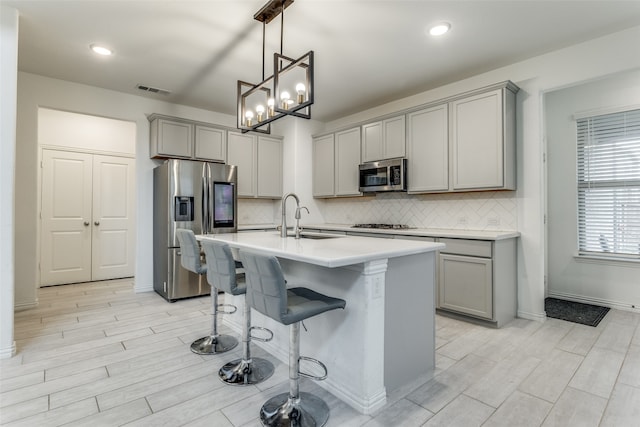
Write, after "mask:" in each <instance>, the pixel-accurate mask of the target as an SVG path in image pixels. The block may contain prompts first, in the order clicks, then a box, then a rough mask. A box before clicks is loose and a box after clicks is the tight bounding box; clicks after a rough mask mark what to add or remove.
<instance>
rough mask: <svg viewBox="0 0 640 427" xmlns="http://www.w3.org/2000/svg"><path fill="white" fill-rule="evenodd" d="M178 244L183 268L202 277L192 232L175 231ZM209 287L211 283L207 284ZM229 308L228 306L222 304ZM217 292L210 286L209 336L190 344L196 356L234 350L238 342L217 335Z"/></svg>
mask: <svg viewBox="0 0 640 427" xmlns="http://www.w3.org/2000/svg"><path fill="white" fill-rule="evenodd" d="M176 235H177V236H178V242H180V251H181V252H182V257H181V263H182V266H183V267H184V268H186V269H187V270H189V271H193V272H194V273H196V274H199V275H200V277H202V275H203V274H205V273H206V272H207V270H208V268H207V265H206V264H203V263H202V262H201V260H200V245H198V241H197V240H196V236H195V234H193V231H191V230H186V229H183V228H180V229H178V230H176ZM209 284H210V285H211V283H209ZM224 305H225V306H228V307H229V306H230V305H229V304H224ZM219 307H220V306H219V305H218V290H217V289H216V288H215V287H214V286H213V285H211V310H212V312H213V320H212V325H211V335H208V336H206V337H202V338H198V339H197V340H195V341H194V342H193V343H191V351H193V352H194V353H196V354H218V353H224V352H225V351H229V350H231V349H233V348H235V347H236V346H237V345H238V340H237V339H236V338H234V337H232V336H231V335H219V334H218V312H219V311H220V310H219ZM230 307H232V308H233V310H230V311H223V313H227V314H231V313H234V312H235V311H236V307H234V306H230Z"/></svg>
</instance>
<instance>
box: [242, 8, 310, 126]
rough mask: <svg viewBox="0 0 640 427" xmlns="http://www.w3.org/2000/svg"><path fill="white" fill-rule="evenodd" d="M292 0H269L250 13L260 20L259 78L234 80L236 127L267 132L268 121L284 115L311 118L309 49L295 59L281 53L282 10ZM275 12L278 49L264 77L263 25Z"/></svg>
mask: <svg viewBox="0 0 640 427" xmlns="http://www.w3.org/2000/svg"><path fill="white" fill-rule="evenodd" d="M292 3H293V0H271V1H269V2H268V3H267V4H265V5H264V6H263V7H262V9H260V10H259V11H258V12H256V14H255V15H254V16H253V19H255V20H257V21H260V22H262V82H261V83H258V84H253V83H248V82H244V81H241V80H238V129H240V130H241V131H242V132H243V133H245V132H249V131H255V132H261V133H271V122H273V121H274V120H277V119H279V118H282V117H285V116H294V117H301V118H303V119H310V118H311V105H312V104H313V51H309V52H307V53H305V54H304V55H302V56H301V57H300V58H298V59H292V58H289V57H287V56H284V55H283V54H282V45H283V31H284V10H285V9H286V8H287V7H288V6H289V5H291V4H292ZM278 15H280V16H281V20H280V53H277V52H276V53H274V54H273V74H272V75H271V76H269V77H267V78H265V33H266V25H267V24H268V23H269V22H271V21H272V20H273V19H274V18H276V17H277V16H278Z"/></svg>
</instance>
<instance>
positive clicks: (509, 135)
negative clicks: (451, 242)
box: [450, 82, 517, 191]
mask: <svg viewBox="0 0 640 427" xmlns="http://www.w3.org/2000/svg"><path fill="white" fill-rule="evenodd" d="M509 83H510V82H509ZM516 91H517V87H515V86H514V85H513V84H511V83H510V84H507V85H505V86H504V87H501V88H498V89H494V90H490V91H487V92H483V93H477V94H474V95H471V96H468V97H464V98H460V99H456V100H454V101H452V102H451V103H450V106H451V144H450V145H451V154H452V190H453V191H472V190H515V189H516V173H515V164H516V158H515V157H516V155H515V147H516V141H515V139H516V138H515V131H516V126H515V93H516Z"/></svg>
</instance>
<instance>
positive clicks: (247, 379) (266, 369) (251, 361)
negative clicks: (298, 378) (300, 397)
mask: <svg viewBox="0 0 640 427" xmlns="http://www.w3.org/2000/svg"><path fill="white" fill-rule="evenodd" d="M251 329H254V328H252V327H251V306H250V305H249V304H248V303H247V301H246V299H245V304H244V325H243V326H242V345H243V349H242V358H241V359H236V360H233V361H231V362H229V363H227V364H226V365H224V366H223V367H222V368H220V370H219V371H218V377H219V378H220V379H221V380H222V381H223V382H225V383H227V384H232V385H249V384H258V383H260V382H262V381H264V380H266V379H267V378H269V377H270V376H271V375H273V371H274V367H273V363H271V362H269V361H268V360H266V359H262V358H260V357H254V358H252V357H251V349H250V347H249V344H250V342H251V339H252V338H253V339H257V340H260V341H271V338H273V333H272V334H271V338H268V339H262V338H257V337H252V336H251ZM259 329H263V328H259ZM267 330H268V329H267ZM269 332H271V331H269Z"/></svg>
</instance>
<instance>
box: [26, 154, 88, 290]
mask: <svg viewBox="0 0 640 427" xmlns="http://www.w3.org/2000/svg"><path fill="white" fill-rule="evenodd" d="M92 158H93V156H92V155H91V154H84V153H72V152H65V151H52V150H43V155H42V237H41V249H40V283H41V285H45V284H46V285H57V284H61V283H74V282H86V281H89V280H91V227H92V226H91V222H92V221H91V220H92V218H91V193H92V169H93V160H92ZM16 214H17V215H20V212H16Z"/></svg>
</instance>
